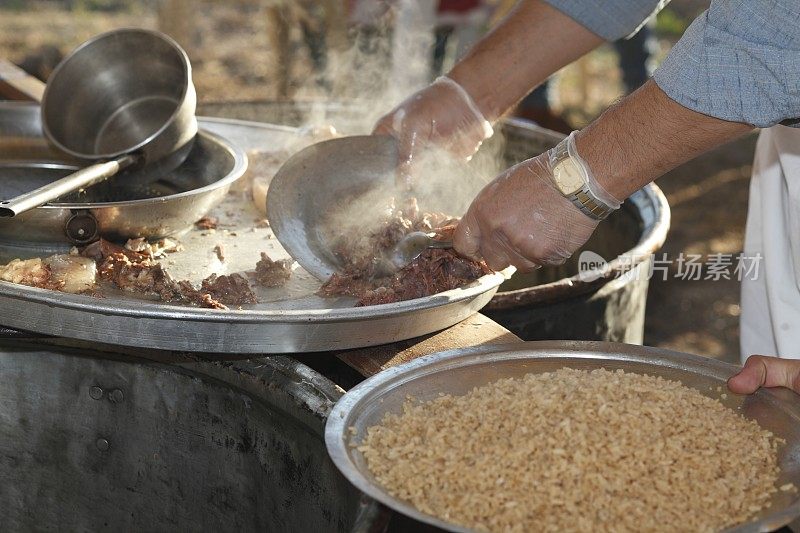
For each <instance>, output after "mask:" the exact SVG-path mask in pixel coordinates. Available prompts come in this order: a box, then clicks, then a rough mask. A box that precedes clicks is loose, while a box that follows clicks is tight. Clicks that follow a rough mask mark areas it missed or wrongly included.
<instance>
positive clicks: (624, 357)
mask: <svg viewBox="0 0 800 533" xmlns="http://www.w3.org/2000/svg"><path fill="white" fill-rule="evenodd" d="M563 367H571V368H578V369H587V370H591V369H595V368H606V369H609V370H612V369H623V370H625V371H631V372H638V373H643V374H650V375H657V376H662V377H664V378H667V379H671V380H677V381H681V382H682V383H683V384H684V385H686V386H688V387H693V388H695V389H697V390H698V391H700V392H701V393H702V394H705V395H707V396H712V397H716V398H718V399H720V401H721V402H722V403H723V404H725V405H726V406H728V407H730V408H732V409H739V410H740V412H741V413H742V414H743V415H744V416H745V417H747V418H751V419H754V420H756V421H758V423H759V424H760V425H761V426H762V427H763V428H766V429H768V430H769V431H772V432H773V433H774V434H775V435H777V436H779V437H781V438H783V439H784V440H786V445H785V446H783V447H781V449H780V451H779V462H780V467H781V476H780V479H779V481H778V485H782V484H784V483H790V482H791V483H794V485H795V486H800V462H798V461H800V399H799V398H798V396H797V395H796V394H794V393H792V392H790V391H788V390H777V389H776V390H763V389H762V390H759V391H758V392H757V393H755V394H753V395H750V396H738V395H734V394H730V393H728V394H727V397H726V398H725V399H721V398H720V395H721V393H718V392H716V390H717V387H722V388H723V389H724V390H725V391H726V392H727V389H726V382H727V380H728V378H729V377H731V376H732V375H733V374H734V373H736V371H737V367H735V366H733V365H730V364H728V363H723V362H721V361H717V360H714V359H708V358H705V357H699V356H696V355H689V354H685V353H679V352H673V351H669V350H661V349H657V348H647V347H642V346H634V345H627V344H614V343H604V342H574V341H544V342H528V343H520V344H514V345H508V346H495V347H477V348H467V349H459V350H453V351H448V352H442V353H438V354H433V355H429V356H426V357H421V358H419V359H416V360H414V361H412V362H410V363H406V364H404V365H400V366H396V367H393V368H390V369H388V370H385V371H383V372H381V373H379V374H376V375H375V376H373V377H371V378H370V379H368V380H366V381H364V382H362V383H361V384H359V385H358V386H356V387H354V388H353V389H351V390H350V391H349V392H348V393H347V394H345V396H344V397H342V398H341V399H340V400H339V402H338V403H337V404H336V405H335V406H334V408H333V411H332V412H331V414H330V416H329V417H328V422H327V424H326V427H325V442H326V444H327V446H328V453H330V455H331V458H332V459H333V462H334V463H335V464H336V466H338V467H339V469H340V470H341V471H342V473H343V474H344V475H345V477H347V478H348V479H349V480H350V482H351V483H353V484H354V485H355V486H356V487H358V488H359V489H360V490H361V491H362V492H364V493H365V494H367V495H368V496H371V497H373V498H375V499H376V500H378V501H380V502H382V503H384V504H385V505H387V506H389V507H390V508H392V509H394V510H396V511H399V512H401V513H403V514H405V515H408V516H410V517H412V518H414V519H416V520H419V521H422V522H426V523H428V524H432V525H434V526H437V527H440V528H443V529H446V530H450V531H468V530H466V529H464V528H463V527H459V526H454V525H453V524H450V523H448V522H445V521H442V520H439V519H438V518H435V517H433V516H430V515H427V514H423V513H421V512H419V511H417V510H416V509H415V508H414V507H413V506H411V505H410V504H408V503H406V502H404V501H401V500H398V499H396V498H394V497H393V496H391V495H390V494H389V493H388V492H386V491H385V490H384V489H383V488H382V487H381V486H380V485H379V484H378V483H377V482H376V481H375V478H374V477H373V476H372V474H371V473H370V472H369V470H368V469H367V467H366V463H365V461H364V458H363V456H362V455H361V453H360V452H358V450H357V449H356V448H355V447H351V444H353V443H360V442H361V441H362V440H363V439H364V436H365V434H366V429H367V428H368V427H370V426H373V425H375V424H377V423H378V422H379V421H380V420H381V419H382V418H383V416H384V414H385V413H387V412H392V413H400V412H401V410H402V405H403V403H404V402H405V401H406V398H407V397H408V396H411V397H413V398H415V399H418V400H422V401H426V400H431V399H434V398H436V397H437V396H438V395H439V393H445V394H452V395H463V394H466V393H467V392H469V391H470V390H471V389H473V388H474V387H478V386H481V385H484V384H486V383H489V382H492V381H496V380H498V379H503V378H508V377H515V376H522V375H524V374H529V373H542V372H548V371H552V370H556V369H558V368H563ZM350 428H354V432H352V433H351V430H350ZM687 453H690V451H689V450H687ZM798 516H800V495H798V494H796V493H791V492H778V493H776V494H775V496H774V498H773V501H772V502H771V506H770V507H769V508H768V509H766V510H764V511H762V513H761V514H760V515H759V516H758V517H756V518H755V519H754V520H753V521H752V522H749V523H747V524H742V525H740V526H738V527H736V528H733V529H731V530H730V531H736V532H741V533H745V532H747V533H750V532H757V531H773V530H775V529H778V528H780V527H781V526H784V525H786V524H788V523H789V522H790V521H792V520H793V519H794V518H796V517H798Z"/></svg>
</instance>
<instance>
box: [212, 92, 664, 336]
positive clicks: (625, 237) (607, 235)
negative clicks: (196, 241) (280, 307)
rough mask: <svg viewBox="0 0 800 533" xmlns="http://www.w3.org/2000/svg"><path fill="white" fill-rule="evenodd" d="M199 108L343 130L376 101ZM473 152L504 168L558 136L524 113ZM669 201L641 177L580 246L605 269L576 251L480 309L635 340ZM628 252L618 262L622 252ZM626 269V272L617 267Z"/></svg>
mask: <svg viewBox="0 0 800 533" xmlns="http://www.w3.org/2000/svg"><path fill="white" fill-rule="evenodd" d="M199 112H200V113H201V114H204V115H213V116H224V117H231V118H238V119H246V120H260V121H264V122H270V123H276V124H287V125H294V126H297V125H301V124H307V125H311V126H315V125H322V124H327V123H329V124H332V125H334V126H335V127H336V129H337V130H339V131H342V132H344V133H347V134H359V133H364V132H365V131H367V128H369V127H370V124H371V121H372V120H373V115H375V116H376V114H380V112H381V109H379V108H378V106H371V107H365V106H364V105H357V104H355V103H343V102H302V103H295V104H292V103H288V102H270V101H264V102H235V103H219V104H213V103H209V104H203V105H200V106H199ZM499 131H500V133H502V135H496V136H495V137H493V138H492V139H490V140H489V141H487V142H485V143H484V145H483V146H482V147H481V150H480V151H479V152H478V154H477V155H476V156H475V158H473V163H472V164H474V165H476V166H478V167H479V168H480V169H481V170H482V171H483V172H492V171H493V169H494V170H496V169H499V168H501V167H502V168H507V167H510V166H512V165H514V164H516V163H519V162H520V161H523V160H525V159H528V158H530V157H533V156H535V155H538V154H540V153H542V152H544V151H545V150H547V149H549V148H551V147H553V146H555V145H556V144H557V143H558V141H559V140H560V139H561V138H562V137H563V136H562V135H561V134H558V133H556V132H553V131H549V130H545V129H542V128H539V127H538V126H536V125H534V124H532V123H531V122H528V121H524V120H515V119H510V120H505V121H503V122H502V125H501V128H499ZM669 220H670V211H669V205H668V204H667V200H666V198H665V197H664V195H663V194H662V193H661V190H660V189H659V188H658V187H656V186H655V185H648V186H647V187H645V188H644V189H642V190H640V191H638V192H637V193H635V194H634V195H633V196H631V198H629V199H628V200H627V201H626V202H625V203H624V204H623V207H622V209H620V210H619V211H616V212H615V213H613V214H612V215H611V216H610V217H609V218H608V219H607V220H606V221H604V222H603V223H602V224H600V226H598V228H597V231H596V232H595V234H594V235H593V236H592V238H591V239H590V240H589V242H588V243H587V244H586V245H585V246H584V248H583V249H582V250H581V251H583V250H588V251H592V252H595V253H596V254H598V255H599V256H601V257H602V258H603V259H605V260H606V261H607V262H608V263H609V264H610V265H611V270H610V271H609V275H607V276H603V277H600V278H598V279H594V280H592V281H589V282H587V281H585V280H584V279H582V278H581V277H580V276H579V275H578V274H579V268H578V266H579V265H578V261H579V258H580V253H581V252H580V251H579V252H578V253H576V254H575V255H574V256H573V257H572V259H570V261H568V262H567V264H565V265H562V266H559V267H545V268H542V269H540V270H538V271H536V272H533V273H530V274H515V275H514V276H513V277H512V278H511V279H510V280H508V281H507V282H506V283H504V284H503V285H501V286H500V289H499V290H498V292H497V294H495V296H494V297H493V298H492V300H491V301H490V302H489V303H488V304H487V305H486V307H484V308H483V309H482V311H481V312H482V313H483V314H485V315H487V316H489V317H490V318H492V319H493V320H495V321H497V322H499V323H500V324H502V325H503V326H505V327H506V328H508V329H509V330H511V331H512V332H513V333H515V334H516V335H518V336H519V337H521V338H522V339H524V340H554V339H574V340H608V341H619V342H627V343H635V344H641V343H642V338H643V334H644V315H645V304H646V302H647V286H648V279H647V274H648V272H649V270H650V267H651V264H652V254H654V253H655V252H657V251H658V249H659V248H660V247H661V245H662V244H663V243H664V239H666V235H667V230H668V229H669ZM623 255H626V256H628V257H630V258H631V260H630V262H629V263H627V264H622V261H621V256H623ZM621 270H627V271H628V274H627V275H622V276H621V275H619V274H620V271H621Z"/></svg>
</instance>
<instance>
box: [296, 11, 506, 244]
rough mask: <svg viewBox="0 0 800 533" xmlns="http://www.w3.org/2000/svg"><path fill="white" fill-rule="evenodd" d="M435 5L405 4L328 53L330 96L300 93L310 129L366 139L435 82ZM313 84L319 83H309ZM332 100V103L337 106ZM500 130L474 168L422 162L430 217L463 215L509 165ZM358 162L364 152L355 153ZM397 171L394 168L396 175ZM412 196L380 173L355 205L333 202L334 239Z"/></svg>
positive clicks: (360, 229)
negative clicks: (347, 44) (330, 129)
mask: <svg viewBox="0 0 800 533" xmlns="http://www.w3.org/2000/svg"><path fill="white" fill-rule="evenodd" d="M437 3H438V2H436V1H435V0H399V1H397V2H396V3H395V4H394V7H393V8H392V9H391V10H389V12H387V15H386V16H384V17H381V18H380V19H379V20H378V22H377V23H376V24H375V25H373V26H370V27H366V28H363V29H362V30H361V33H360V34H358V35H356V36H355V38H354V39H353V44H352V45H351V46H350V47H349V48H345V49H335V48H332V47H329V48H328V56H327V61H326V65H327V67H326V71H325V73H324V75H323V78H324V79H325V80H327V83H325V84H323V85H322V86H324V87H326V88H327V89H326V90H325V97H324V98H323V99H319V94H320V90H321V86H320V84H319V83H310V84H309V85H308V86H306V87H302V88H300V89H299V90H298V91H297V92H296V93H295V99H296V101H297V102H298V103H300V105H299V106H298V107H300V108H301V109H303V108H305V109H307V111H306V113H305V116H304V117H303V124H304V126H306V127H310V128H315V127H321V126H324V125H328V124H330V125H333V127H335V128H336V130H337V131H338V132H340V133H341V134H344V135H366V134H369V133H370V132H371V131H372V128H373V126H374V124H375V122H376V121H377V120H378V119H379V118H380V117H381V116H383V115H384V114H385V113H387V112H389V111H390V110H391V109H392V108H393V107H394V106H395V105H397V104H398V103H399V102H400V101H402V100H403V99H404V98H406V97H407V96H408V95H409V94H411V93H412V92H413V91H415V90H417V89H420V88H422V87H424V86H425V85H427V84H428V83H430V81H432V79H433V78H434V77H435V75H436V74H434V73H432V72H431V62H432V54H433V52H432V48H433V29H434V28H433V22H434V20H435V16H434V15H435V10H436V9H435V8H436V5H437ZM310 81H312V80H310ZM331 102H333V103H331ZM499 130H500V128H495V134H494V137H493V138H492V139H491V140H490V141H489V142H486V143H484V145H483V146H482V147H481V150H480V152H479V154H478V155H476V156H475V157H474V158H473V159H472V160H471V161H470V162H469V163H466V162H464V161H455V160H454V159H453V157H452V156H451V155H450V154H448V153H446V152H444V151H443V150H440V149H431V150H430V151H429V152H428V153H427V154H425V156H424V157H423V158H422V159H421V160H420V161H418V162H417V163H416V164H415V169H416V170H417V175H416V176H415V185H414V190H413V192H412V196H414V197H416V198H417V200H418V203H419V207H420V210H421V211H423V212H442V213H445V214H448V215H452V216H454V217H460V216H462V215H463V214H464V213H465V211H466V209H467V207H468V206H469V204H470V203H471V201H472V200H473V198H474V197H475V195H476V194H477V193H478V192H479V191H480V189H481V188H482V187H483V186H484V185H485V184H486V183H488V182H489V181H490V180H491V179H492V178H494V177H495V176H496V175H497V174H498V173H499V172H500V171H501V170H502V169H503V168H504V167H505V163H504V161H503V157H502V153H503V149H504V142H503V139H502V138H501V133H500V131H499ZM354 157H357V155H354ZM390 172H391V169H387V173H390ZM405 196H406V194H405V191H401V190H399V189H398V188H397V187H396V186H395V182H394V179H392V178H391V177H387V176H383V177H379V176H376V180H375V187H374V188H373V189H371V190H369V191H364V192H362V194H361V196H360V197H358V198H355V199H352V201H348V202H343V203H342V202H337V201H335V200H332V202H331V205H330V209H331V212H330V213H329V214H328V216H327V219H328V221H327V224H326V226H327V227H326V228H321V232H322V233H323V234H324V235H327V236H333V235H337V234H338V235H341V234H350V235H358V234H365V233H369V232H371V231H373V230H375V229H377V228H378V227H380V224H381V223H382V222H383V221H385V220H386V217H387V212H388V211H387V210H388V208H389V206H390V205H391V202H392V199H396V200H397V202H398V204H400V203H402V199H403V198H404V197H405Z"/></svg>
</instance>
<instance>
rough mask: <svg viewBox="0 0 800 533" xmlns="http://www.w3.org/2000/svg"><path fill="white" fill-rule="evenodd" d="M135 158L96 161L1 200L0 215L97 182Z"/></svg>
mask: <svg viewBox="0 0 800 533" xmlns="http://www.w3.org/2000/svg"><path fill="white" fill-rule="evenodd" d="M136 159H137V158H136V156H132V155H126V156H122V157H120V158H118V159H114V160H112V161H106V162H105V163H96V164H94V165H92V166H89V167H86V168H82V169H81V170H78V171H76V172H74V173H72V174H70V175H69V176H66V177H64V178H61V179H60V180H57V181H54V182H52V183H48V184H47V185H44V186H42V187H39V188H38V189H34V190H32V191H30V192H26V193H25V194H21V195H19V196H17V197H16V198H12V199H10V200H5V201H2V202H0V217H13V216H16V215H19V214H20V213H24V212H25V211H28V210H30V209H33V208H35V207H39V206H40V205H44V204H46V203H47V202H50V201H53V200H55V199H57V198H60V197H61V196H64V195H65V194H69V193H71V192H73V191H77V190H79V189H83V188H85V187H88V186H89V185H94V184H95V183H99V182H101V181H103V180H105V179H108V178H110V177H111V176H113V175H115V174H116V173H117V172H119V171H120V170H123V169H125V168H127V167H129V166H131V165H132V164H133V163H134V162H136Z"/></svg>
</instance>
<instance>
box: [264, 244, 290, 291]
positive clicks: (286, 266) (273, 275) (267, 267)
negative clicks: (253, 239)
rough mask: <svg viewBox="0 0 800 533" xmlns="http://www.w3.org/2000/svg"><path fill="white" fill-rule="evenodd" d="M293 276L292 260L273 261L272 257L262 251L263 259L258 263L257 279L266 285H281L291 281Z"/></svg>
mask: <svg viewBox="0 0 800 533" xmlns="http://www.w3.org/2000/svg"><path fill="white" fill-rule="evenodd" d="M291 276H292V261H291V260H289V259H283V260H279V261H273V260H272V259H270V257H269V256H268V255H267V254H265V253H264V252H261V260H260V261H259V262H258V263H256V272H255V278H256V281H257V282H258V283H259V284H260V285H263V286H264V287H281V286H283V285H285V284H286V282H287V281H289V278H290V277H291Z"/></svg>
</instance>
